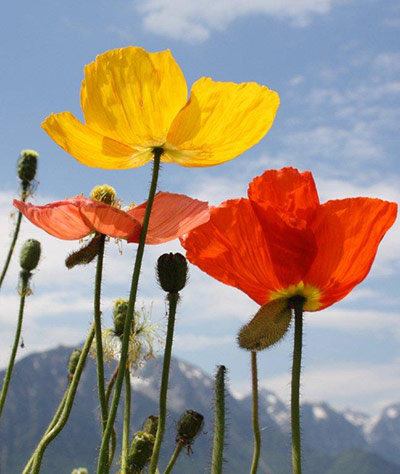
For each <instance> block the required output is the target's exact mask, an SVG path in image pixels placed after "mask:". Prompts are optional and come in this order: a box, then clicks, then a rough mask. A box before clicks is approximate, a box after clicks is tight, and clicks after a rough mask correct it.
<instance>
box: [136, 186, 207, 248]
mask: <svg viewBox="0 0 400 474" xmlns="http://www.w3.org/2000/svg"><path fill="white" fill-rule="evenodd" d="M146 206H147V203H146V202H144V203H143V204H141V205H140V206H137V207H135V209H132V210H130V211H127V212H128V214H130V215H131V216H132V217H134V218H135V219H137V220H138V221H139V222H140V223H142V222H143V218H144V214H145V211H146ZM209 217H210V215H209V209H208V204H207V203H206V202H203V201H198V200H197V199H192V198H190V197H188V196H185V195H184V194H172V193H164V192H159V193H157V195H156V196H155V198H154V202H153V208H152V211H151V217H150V222H149V228H148V231H147V238H146V243H147V244H161V243H163V242H168V241H170V240H173V239H177V238H178V237H180V236H182V235H184V234H186V233H187V232H189V231H190V230H192V229H194V228H195V227H197V226H199V225H201V224H204V223H205V222H207V221H208V219H209ZM139 238H140V231H139V232H138V233H136V234H135V235H132V236H131V237H130V238H129V239H128V242H139Z"/></svg>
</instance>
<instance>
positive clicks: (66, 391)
mask: <svg viewBox="0 0 400 474" xmlns="http://www.w3.org/2000/svg"><path fill="white" fill-rule="evenodd" d="M69 386H70V382H68V385H67V388H66V389H65V392H64V395H63V397H62V400H61V402H60V404H59V405H58V408H57V410H56V412H55V414H54V416H53V419H52V420H51V422H50V424H49V426H48V427H47V429H46V431H45V432H44V434H45V435H46V434H47V433H48V432H49V431H51V430H52V429H53V428H54V426H55V425H56V423H57V421H58V419H59V417H60V415H61V413H62V411H63V410H64V406H65V402H66V400H67V395H68V390H69ZM34 459H35V456H34V454H32V456H31V458H30V459H29V461H28V464H27V465H26V468H25V469H27V470H28V471H27V472H30V470H31V468H32V465H33V461H34Z"/></svg>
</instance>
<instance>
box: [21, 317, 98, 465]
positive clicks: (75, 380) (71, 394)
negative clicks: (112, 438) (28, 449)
mask: <svg viewBox="0 0 400 474" xmlns="http://www.w3.org/2000/svg"><path fill="white" fill-rule="evenodd" d="M94 333H95V328H94V323H93V324H92V327H91V329H90V332H89V335H88V337H87V339H86V341H85V345H84V346H83V349H82V353H81V356H80V357H79V362H78V365H77V366H76V369H75V373H74V375H73V377H72V380H71V386H70V388H69V390H68V395H67V399H66V401H65V407H64V410H63V412H62V415H61V416H60V418H59V419H58V421H57V423H56V424H55V426H54V427H53V428H52V429H51V430H50V431H49V432H48V433H47V434H45V435H44V436H43V438H42V439H41V440H40V442H39V444H38V446H37V448H36V450H35V452H34V453H33V455H34V458H35V461H34V463H33V467H32V470H31V474H38V473H39V472H40V466H41V464H42V458H43V454H44V452H45V450H46V448H47V446H48V445H49V444H50V442H51V441H52V440H53V439H54V438H55V437H56V436H57V435H58V434H59V433H60V431H61V430H62V429H63V428H64V426H65V424H66V423H67V421H68V418H69V415H70V413H71V409H72V405H73V403H74V399H75V395H76V390H77V388H78V384H79V381H80V378H81V375H82V372H83V368H84V366H85V362H86V358H87V356H88V354H89V350H90V346H91V345H92V341H93V337H94ZM27 467H28V466H26V467H25V469H24V471H23V473H22V474H28V473H29V472H30V471H29V470H28V469H27Z"/></svg>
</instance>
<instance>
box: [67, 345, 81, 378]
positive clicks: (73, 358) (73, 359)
mask: <svg viewBox="0 0 400 474" xmlns="http://www.w3.org/2000/svg"><path fill="white" fill-rule="evenodd" d="M81 353H82V351H81V350H80V349H74V350H73V351H72V352H71V355H70V356H69V359H68V376H69V377H72V376H73V375H74V373H75V370H76V367H77V365H78V362H79V357H80V356H81Z"/></svg>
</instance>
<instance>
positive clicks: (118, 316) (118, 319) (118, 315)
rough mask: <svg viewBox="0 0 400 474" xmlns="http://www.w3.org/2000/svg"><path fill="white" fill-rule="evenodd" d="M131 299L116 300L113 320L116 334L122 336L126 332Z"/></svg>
mask: <svg viewBox="0 0 400 474" xmlns="http://www.w3.org/2000/svg"><path fill="white" fill-rule="evenodd" d="M128 305H129V300H127V299H124V298H119V299H117V300H115V301H114V308H113V320H114V332H115V335H116V336H122V335H123V333H124V327H125V320H126V315H127V313H128Z"/></svg>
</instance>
